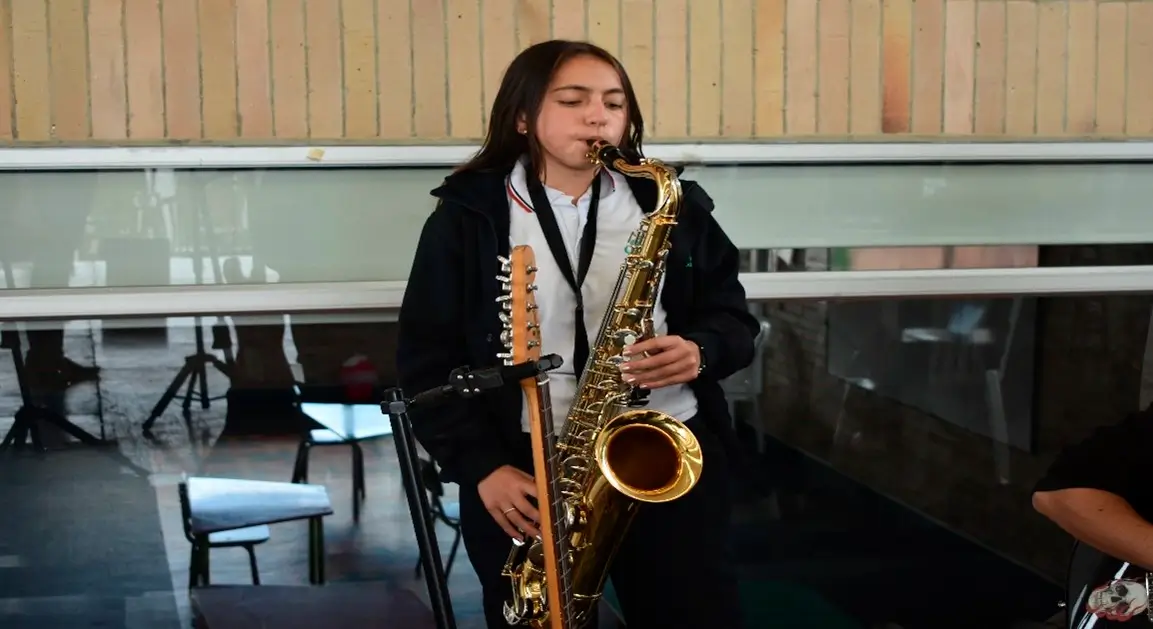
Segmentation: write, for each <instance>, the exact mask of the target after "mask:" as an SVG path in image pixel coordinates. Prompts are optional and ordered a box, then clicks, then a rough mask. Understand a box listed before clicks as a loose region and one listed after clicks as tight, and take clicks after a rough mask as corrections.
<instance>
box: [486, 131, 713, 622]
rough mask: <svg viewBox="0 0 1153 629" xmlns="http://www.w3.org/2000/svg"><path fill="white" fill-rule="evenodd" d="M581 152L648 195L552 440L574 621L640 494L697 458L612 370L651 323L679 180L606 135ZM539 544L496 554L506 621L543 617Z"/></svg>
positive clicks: (677, 482)
mask: <svg viewBox="0 0 1153 629" xmlns="http://www.w3.org/2000/svg"><path fill="white" fill-rule="evenodd" d="M589 158H590V159H591V160H592V161H593V162H594V163H597V164H599V165H602V166H606V167H611V168H613V169H614V170H616V171H617V172H620V173H621V174H623V175H625V176H629V177H644V178H647V179H651V180H653V181H654V182H655V183H656V186H657V203H656V207H655V208H654V209H653V210H652V211H651V212H649V213H648V214H646V215H645V217H644V218H643V219H642V220H641V223H640V225H639V227H638V228H637V229H636V230H635V231H634V232H633V234H632V237H631V238H630V241H629V242H630V245H629V248H628V252H627V255H626V258H625V261H624V263H623V264H622V265H621V274H620V276H619V278H618V280H617V285H616V290H615V293H614V298H613V300H612V301H611V302H610V305H609V308H608V311H607V312H606V314H605V316H604V319H603V321H602V323H601V328H600V330H599V332H598V334H597V337H596V340H595V342H594V343H593V344H592V348H591V351H590V356H589V362H588V364H587V365H586V367H585V370H584V373H583V374H582V376H581V380H580V382H579V383H578V386H577V391H576V395H575V397H574V399H573V404H572V408H571V410H570V411H569V414H568V417H567V420H566V423H565V427H564V429H563V431H562V434H561V435H560V436H559V438H558V440H557V444H556V450H557V453H558V458H559V459H560V460H559V462H558V465H557V469H556V474H557V478H558V483H557V484H558V486H559V488H560V492H561V494H562V495H561V497H560V498H561V500H562V502H561V507H560V509H559V511H560V514H561V517H562V526H563V535H562V536H561V537H562V540H561V543H562V545H563V546H564V547H563V548H562V549H561V550H562V557H563V560H564V564H565V567H566V569H567V570H568V575H569V577H568V581H569V585H570V587H571V592H570V596H571V601H570V603H571V605H572V612H573V616H574V620H575V621H576V622H577V623H578V626H579V625H580V624H583V622H584V621H585V620H586V619H587V618H589V617H590V616H595V614H596V604H597V602H598V600H599V599H600V596H601V592H602V591H603V589H604V585H605V581H606V580H607V579H608V576H609V571H610V568H611V565H612V561H613V558H614V557H615V555H616V551H617V549H618V548H619V545H620V543H621V541H622V540H623V539H624V538H625V535H626V532H627V530H628V528H629V526H630V524H631V523H632V520H633V517H634V516H635V515H636V512H637V509H638V507H639V506H640V504H641V503H660V502H669V501H672V500H676V499H677V498H680V497H681V496H683V495H684V494H686V493H687V492H688V491H689V490H691V489H692V488H693V487H694V486H695V485H696V483H697V480H698V478H699V477H700V473H701V469H702V463H703V462H702V456H701V451H700V445H699V444H698V442H697V439H696V437H695V436H694V435H693V433H692V431H690V430H689V429H688V428H687V427H686V426H685V425H684V424H683V423H682V422H680V421H679V420H677V419H676V418H674V417H672V416H670V415H668V414H665V413H662V412H660V411H656V410H651V409H645V408H641V407H643V405H644V404H645V399H644V396H645V395H647V392H646V391H642V390H639V389H635V388H634V387H633V386H631V385H630V384H628V383H627V382H625V380H624V378H623V376H622V374H621V371H620V363H621V362H623V361H624V360H625V357H624V356H622V351H623V350H624V348H625V347H626V346H628V345H631V344H632V343H634V342H637V341H640V340H642V339H646V338H649V337H651V336H652V335H653V332H654V331H653V322H652V314H653V310H654V308H655V307H656V301H657V299H658V298H659V292H660V286H661V280H662V278H663V276H664V270H665V258H666V256H667V254H668V249H669V235H670V232H671V230H672V228H673V226H674V225H675V224H676V219H677V214H678V212H679V211H680V207H681V186H680V182H679V180H678V179H677V176H676V172H675V171H674V170H673V169H672V168H671V167H669V166H667V165H665V164H663V163H661V162H660V161H657V160H650V159H641V160H636V161H635V162H633V161H630V160H629V159H628V158H626V157H625V156H624V155H623V154H622V153H621V152H620V151H619V150H618V149H617V148H616V147H613V146H611V145H608V144H604V143H599V142H598V143H596V144H594V145H592V146H591V147H590V152H589ZM540 544H541V542H540V541H539V540H531V541H530V542H529V544H528V545H527V548H526V547H525V546H522V545H516V546H514V547H513V549H512V551H511V552H510V554H509V558H508V561H507V562H506V564H505V571H504V574H505V576H507V577H509V578H510V579H511V580H512V585H513V588H512V589H513V592H512V598H511V600H510V601H509V602H508V603H506V605H505V615H506V620H507V621H508V622H509V623H510V624H527V625H529V626H531V627H536V628H540V627H542V626H543V625H542V623H543V622H544V620H545V619H546V615H545V612H546V610H547V606H548V605H549V604H550V601H547V600H545V598H544V593H545V591H546V590H545V587H544V583H543V579H544V578H545V575H544V572H543V569H542V568H541V565H542V562H541V560H540V558H541V556H542V551H541V549H540ZM572 629H577V627H573V628H572Z"/></svg>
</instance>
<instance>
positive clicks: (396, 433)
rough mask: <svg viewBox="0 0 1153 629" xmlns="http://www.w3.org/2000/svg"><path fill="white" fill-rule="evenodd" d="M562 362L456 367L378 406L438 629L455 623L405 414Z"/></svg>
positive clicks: (391, 393)
mask: <svg viewBox="0 0 1153 629" xmlns="http://www.w3.org/2000/svg"><path fill="white" fill-rule="evenodd" d="M562 362H563V361H562V360H561V357H560V356H557V355H556V354H548V355H547V356H543V357H542V358H541V359H540V360H537V361H528V362H524V363H518V364H515V365H508V366H501V367H489V368H487V369H479V370H476V371H470V370H469V369H468V367H459V368H457V369H454V370H453V371H452V373H450V374H449V377H448V384H444V385H441V386H439V387H436V388H434V389H430V390H428V391H424V392H422V393H418V394H416V395H415V396H413V397H411V398H406V397H405V395H404V391H402V390H401V389H400V387H393V388H391V389H389V390H387V391H385V398H386V399H385V401H384V402H382V403H381V405H380V410H381V412H382V413H384V414H385V415H388V417H389V420H390V421H391V423H392V434H393V442H394V444H395V445H396V454H397V458H398V459H399V461H400V477H401V481H402V482H403V484H404V494H405V497H406V498H407V499H408V510H409V514H410V515H411V516H412V527H413V531H414V532H415V533H416V545H417V548H419V549H420V560H421V568H423V572H424V578H425V583H426V584H427V586H428V596H429V603H430V606H431V607H432V613H433V616H434V617H435V619H436V626H437V629H456V618H455V617H454V616H453V613H452V601H451V599H450V597H449V594H448V577H447V576H446V575H445V571H444V562H443V561H442V560H441V558H440V546H439V545H438V544H437V541H436V529H435V527H434V525H433V518H432V510H431V507H430V506H429V504H428V496H427V495H426V494H425V493H424V488H423V487H422V486H421V482H420V461H419V460H418V455H417V451H416V438H415V437H414V436H413V433H412V423H411V421H410V420H409V417H408V411H409V409H411V408H413V407H414V406H423V407H432V406H435V405H436V404H439V403H443V402H445V401H447V400H450V399H453V398H465V399H467V398H471V397H473V396H476V395H480V394H481V393H482V392H484V391H488V390H491V389H496V388H498V387H501V386H504V384H505V383H508V382H519V381H521V380H524V379H526V378H531V377H534V376H536V375H537V374H539V373H544V372H546V371H552V370H553V369H556V368H557V367H560V366H561V363H562Z"/></svg>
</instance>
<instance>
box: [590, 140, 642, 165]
mask: <svg viewBox="0 0 1153 629" xmlns="http://www.w3.org/2000/svg"><path fill="white" fill-rule="evenodd" d="M588 159H589V161H591V162H592V163H594V164H597V165H600V166H605V167H608V168H611V167H612V166H613V165H614V164H615V163H616V162H617V160H621V161H623V162H625V163H626V164H631V163H632V160H630V159H628V157H627V156H626V155H625V154H624V151H621V150H620V148H618V147H616V146H614V145H612V144H609V143H608V142H605V141H604V140H590V141H589V152H588Z"/></svg>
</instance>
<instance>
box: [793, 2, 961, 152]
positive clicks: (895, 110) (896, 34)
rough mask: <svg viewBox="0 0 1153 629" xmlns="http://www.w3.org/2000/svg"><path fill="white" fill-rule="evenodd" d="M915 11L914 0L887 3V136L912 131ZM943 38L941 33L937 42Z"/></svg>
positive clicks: (883, 42)
mask: <svg viewBox="0 0 1153 629" xmlns="http://www.w3.org/2000/svg"><path fill="white" fill-rule="evenodd" d="M912 10H913V5H912V0H884V9H883V13H882V23H881V35H880V37H881V46H882V49H883V55H884V56H883V62H882V76H881V81H882V88H883V90H884V91H883V93H884V100H883V101H882V108H881V130H882V131H883V132H884V133H906V132H908V131H909V123H910V117H911V115H912V112H911V111H910V108H911V107H912V102H911V96H912V94H911V92H910V89H911V83H912V79H911V72H912V67H913V59H914V58H915V56H914V55H913V54H912V39H911V32H912V31H911V29H912ZM940 38H941V37H940V34H938V35H937V39H938V40H940ZM790 67H791V66H790ZM937 85H938V86H939V85H940V83H939V82H938V83H937ZM938 91H939V90H938Z"/></svg>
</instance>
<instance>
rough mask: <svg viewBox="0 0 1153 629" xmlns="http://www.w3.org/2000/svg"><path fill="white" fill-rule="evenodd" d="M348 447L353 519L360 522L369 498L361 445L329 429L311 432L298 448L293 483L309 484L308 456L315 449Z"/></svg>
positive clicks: (317, 429)
mask: <svg viewBox="0 0 1153 629" xmlns="http://www.w3.org/2000/svg"><path fill="white" fill-rule="evenodd" d="M321 446H348V447H349V448H351V450H352V519H353V521H355V522H359V521H360V503H361V502H363V501H364V499H365V498H367V497H368V494H367V492H366V491H365V483H364V451H363V450H361V449H360V444H359V443H357V442H356V441H355V440H352V439H345V438H344V437H341V436H340V435H338V434H336V433H335V432H333V431H331V430H329V429H327V428H315V429H313V430H309V431H308V432H307V433H306V434H305V435H304V437H303V438H302V439H301V440H300V445H299V446H298V447H297V448H296V464H295V466H294V467H293V470H292V482H294V483H307V482H308V455H309V453H310V452H311V451H312V448H314V447H321Z"/></svg>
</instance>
